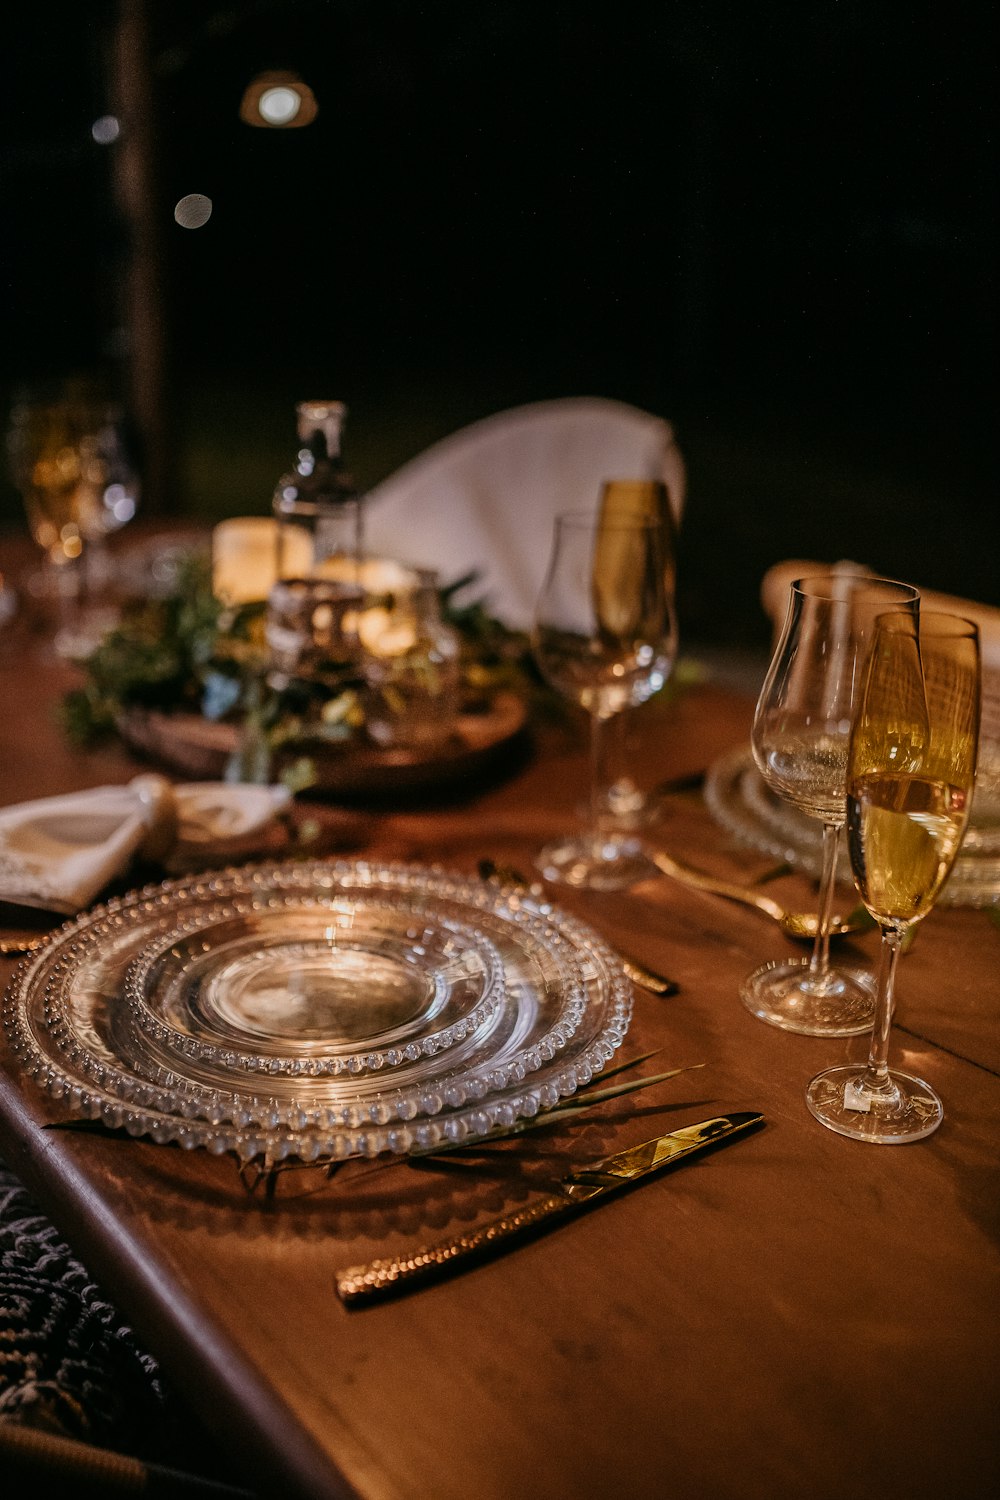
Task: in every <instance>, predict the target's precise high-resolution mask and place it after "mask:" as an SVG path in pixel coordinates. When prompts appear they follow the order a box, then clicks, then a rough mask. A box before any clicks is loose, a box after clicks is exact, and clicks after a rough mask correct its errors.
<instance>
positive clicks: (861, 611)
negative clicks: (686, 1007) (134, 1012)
mask: <svg viewBox="0 0 1000 1500" xmlns="http://www.w3.org/2000/svg"><path fill="white" fill-rule="evenodd" d="M917 609H918V594H917V590H916V589H915V588H913V587H911V585H910V584H905V583H897V582H895V581H894V580H892V579H886V578H870V577H864V576H854V575H852V574H845V573H825V574H819V575H817V576H815V577H810V578H800V579H799V580H798V581H797V582H795V583H793V584H792V585H791V589H790V595H789V601H788V612H787V614H786V617H785V623H784V627H783V629H782V632H781V636H780V637H779V640H778V643H777V646H776V647H775V652H774V656H773V658H772V660H771V665H770V667H769V668H768V672H767V676H766V677H765V679H764V685H763V687H762V688H761V692H760V697H759V699H758V701H757V709H756V713H755V715H754V722H753V730H752V733H751V744H752V747H753V754H754V760H755V761H756V763H757V767H758V770H759V771H760V773H761V775H762V776H763V778H764V781H765V782H766V783H767V785H768V786H769V787H770V788H771V789H772V791H775V792H777V793H778V794H779V796H781V797H784V798H785V799H786V800H787V801H789V802H791V803H792V804H793V805H794V806H795V807H798V808H799V809H800V810H801V811H802V812H804V813H807V814H808V815H809V816H810V817H813V818H817V819H819V820H820V821H821V822H822V824H823V861H822V871H821V875H820V888H819V924H818V928H817V933H816V939H815V942H814V945H813V950H812V953H811V955H810V956H809V958H789V959H784V960H780V961H777V960H775V961H771V962H769V963H766V964H763V965H761V967H760V968H758V969H755V970H754V971H753V973H752V974H749V975H748V976H747V977H746V979H744V981H743V984H742V985H741V987H740V998H741V999H742V1001H743V1004H744V1005H745V1006H746V1007H747V1009H748V1010H749V1011H751V1012H752V1014H753V1015H755V1016H757V1017H758V1019H760V1020H762V1021H767V1022H768V1023H769V1024H770V1025H772V1026H779V1027H781V1028H782V1029H783V1030H785V1031H795V1032H799V1033H801V1034H803V1035H806V1036H853V1035H855V1034H857V1033H859V1032H863V1031H867V1030H868V1029H869V1027H870V1026H871V1023H872V1015H873V1011H874V987H873V981H872V978H871V975H870V973H869V972H868V971H867V970H866V969H863V968H860V967H858V966H857V965H852V964H845V963H839V964H837V965H836V966H834V965H833V964H832V963H831V962H830V936H829V928H830V913H831V909H832V905H833V894H834V886H835V883H836V874H837V848H838V844H839V840H840V833H841V830H842V828H843V826H844V823H845V820H846V815H847V812H846V797H847V745H848V738H849V734H850V727H851V716H852V713H853V710H854V707H855V704H856V700H857V696H858V693H859V691H860V685H861V680H862V676H863V669H864V664H865V660H866V658H867V654H868V651H869V649H870V646H871V640H872V636H873V633H874V628H875V622H876V620H877V619H878V617H879V616H880V615H883V614H885V613H886V612H888V611H899V612H900V613H901V614H902V615H903V616H905V617H907V618H909V619H911V620H915V619H916V617H917Z"/></svg>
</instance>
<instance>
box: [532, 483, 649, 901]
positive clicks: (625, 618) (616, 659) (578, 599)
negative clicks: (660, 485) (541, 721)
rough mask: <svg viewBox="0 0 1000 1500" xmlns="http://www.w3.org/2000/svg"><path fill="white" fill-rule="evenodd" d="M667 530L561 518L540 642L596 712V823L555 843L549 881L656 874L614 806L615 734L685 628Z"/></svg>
mask: <svg viewBox="0 0 1000 1500" xmlns="http://www.w3.org/2000/svg"><path fill="white" fill-rule="evenodd" d="M665 578H666V573H665V567H664V549H663V529H662V526H661V524H660V522H659V520H658V519H653V518H651V517H648V516H636V515H612V516H608V517H605V518H602V517H600V516H598V517H596V518H595V517H594V516H593V515H591V514H574V513H570V514H566V515H561V516H558V517H557V518H556V523H555V533H554V538H553V547H552V555H551V559H550V562H549V568H548V573H547V576H546V579H545V583H544V584H543V587H542V592H541V595H540V597H539V601H538V606H537V610H536V615H535V623H534V629H533V633H532V647H533V650H534V654H535V659H536V661H537V662H538V666H539V668H540V670H541V672H542V674H543V675H544V676H545V677H546V678H547V679H548V681H549V682H550V683H551V684H552V686H553V687H555V688H556V689H557V691H559V692H561V693H563V694H565V696H567V697H569V698H572V699H574V700H575V701H576V702H577V703H579V704H580V705H581V706H582V707H583V708H585V709H586V710H587V712H588V714H589V716H590V746H591V775H590V819H589V826H588V827H587V828H586V829H585V830H584V832H583V833H582V834H580V835H578V836H572V835H570V836H567V837H565V838H562V839H559V840H557V841H556V842H555V843H553V844H550V845H547V846H546V847H545V848H544V849H543V850H542V851H541V852H540V854H539V855H538V858H537V860H536V863H537V865H538V867H539V869H540V870H541V871H542V873H543V874H544V875H545V877H546V879H548V880H554V881H562V882H564V883H566V884H568V885H573V886H585V887H589V888H592V889H596V890H617V889H621V888H622V887H625V886H628V885H632V884H634V883H635V881H637V880H641V879H644V878H645V877H646V876H647V875H648V874H649V873H650V866H649V863H648V861H647V860H646V858H645V856H644V854H643V850H642V844H641V841H640V840H639V839H638V838H636V837H634V836H631V837H630V836H629V835H627V834H624V833H623V832H622V831H621V830H620V829H618V828H616V827H615V826H614V820H613V817H612V816H611V814H610V813H609V811H608V803H607V777H606V750H607V744H606V733H605V732H606V730H607V727H608V725H609V724H610V723H611V722H612V721H613V720H614V719H615V717H616V716H617V715H618V714H620V713H621V712H622V711H623V710H624V709H626V708H630V707H632V706H634V705H636V704H639V703H644V702H645V701H646V700H647V699H648V698H649V697H651V696H652V694H653V693H655V692H657V691H658V690H659V689H660V688H661V687H662V686H663V684H664V683H665V682H666V680H667V678H668V676H669V674H670V670H671V667H672V665H673V659H674V651H675V649H676V634H675V631H674V629H673V613H672V609H671V607H670V604H669V602H668V598H667V589H666V586H665Z"/></svg>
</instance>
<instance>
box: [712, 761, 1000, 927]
mask: <svg viewBox="0 0 1000 1500" xmlns="http://www.w3.org/2000/svg"><path fill="white" fill-rule="evenodd" d="M981 793H982V794H981ZM705 801H706V803H707V804H708V807H709V810H710V811H711V813H712V815H713V817H714V818H715V820H716V822H718V823H719V824H721V826H722V827H723V828H725V829H727V830H728V831H729V832H730V833H732V834H734V835H735V836H736V837H737V838H738V839H739V840H740V841H741V842H742V843H744V844H746V845H748V846H749V847H750V848H752V849H757V850H759V851H760V852H761V853H762V854H768V855H770V856H771V857H773V858H774V859H779V860H782V861H784V862H785V863H787V864H789V865H792V866H793V868H795V869H800V870H805V871H806V873H807V874H809V875H813V876H816V877H818V875H819V871H820V864H821V860H822V836H823V835H822V825H821V824H820V823H819V822H818V821H817V820H816V819H814V818H809V817H807V816H806V814H805V813H802V812H799V810H798V809H797V808H795V807H792V806H791V804H790V803H787V802H783V801H782V800H781V798H780V797H778V796H776V795H775V794H774V793H773V792H772V791H771V790H770V788H769V787H768V786H767V785H766V783H765V782H764V779H763V777H762V776H761V774H760V772H759V771H758V770H757V767H756V765H755V764H754V759H753V752H752V751H751V750H750V748H749V747H745V748H743V749H740V750H735V751H731V752H729V753H728V754H727V755H723V756H721V757H720V758H719V759H718V760H717V761H716V762H715V763H714V764H713V765H712V766H711V768H710V769H709V772H708V775H707V776H706V778H705ZM837 876H838V879H839V880H841V881H842V882H843V883H844V884H845V885H850V884H851V867H850V864H849V862H848V858H847V851H846V849H845V848H844V847H843V841H842V846H841V850H840V862H839V864H838V869H837ZM939 901H940V903H941V905H947V904H951V905H952V906H991V905H993V904H995V903H998V902H1000V804H998V803H997V801H996V800H995V799H994V797H993V796H992V794H991V795H986V794H985V788H984V789H979V790H977V794H976V798H975V800H974V802H973V805H972V816H971V819H970V822H969V827H968V830H967V832H966V835H965V839H964V841H963V843H962V848H961V849H960V851H959V855H958V859H957V860H956V861H955V867H954V869H953V870H952V873H951V875H950V877H949V879H948V882H947V884H946V885H945V887H944V890H943V891H942V892H941V895H940V897H939Z"/></svg>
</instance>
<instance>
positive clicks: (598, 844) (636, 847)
mask: <svg viewBox="0 0 1000 1500" xmlns="http://www.w3.org/2000/svg"><path fill="white" fill-rule="evenodd" d="M535 865H536V867H537V868H538V869H539V870H540V871H541V873H542V874H543V875H544V877H545V879H546V880H551V881H553V882H557V883H559V884H561V885H572V886H576V887H577V888H578V889H581V890H591V891H621V890H625V889H627V887H629V886H632V885H637V884H638V882H639V881H640V880H648V879H649V877H650V876H651V875H654V874H655V873H656V870H655V866H654V865H652V864H651V863H650V861H649V860H648V859H647V858H646V856H645V854H644V852H643V847H642V841H641V839H637V838H628V837H622V836H621V835H618V834H611V835H608V836H607V837H605V838H586V837H585V838H565V839H559V840H557V841H556V842H555V843H552V844H547V845H546V846H545V848H544V849H541V850H539V852H538V854H537V855H536V856H535Z"/></svg>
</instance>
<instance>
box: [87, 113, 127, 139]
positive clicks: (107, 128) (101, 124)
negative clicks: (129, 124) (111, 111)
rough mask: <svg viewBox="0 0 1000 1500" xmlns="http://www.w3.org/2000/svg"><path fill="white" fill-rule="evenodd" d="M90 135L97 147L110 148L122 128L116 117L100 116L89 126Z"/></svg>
mask: <svg viewBox="0 0 1000 1500" xmlns="http://www.w3.org/2000/svg"><path fill="white" fill-rule="evenodd" d="M90 133H91V135H92V136H93V138H94V140H95V141H96V142H97V144H98V145H99V146H111V145H113V144H114V142H115V141H116V140H117V139H118V137H119V136H120V135H121V133H122V127H121V124H120V122H119V120H118V118H117V116H116V115H102V116H101V118H100V119H99V120H95V121H94V123H93V125H91V127H90Z"/></svg>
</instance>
